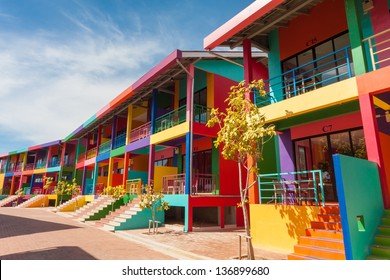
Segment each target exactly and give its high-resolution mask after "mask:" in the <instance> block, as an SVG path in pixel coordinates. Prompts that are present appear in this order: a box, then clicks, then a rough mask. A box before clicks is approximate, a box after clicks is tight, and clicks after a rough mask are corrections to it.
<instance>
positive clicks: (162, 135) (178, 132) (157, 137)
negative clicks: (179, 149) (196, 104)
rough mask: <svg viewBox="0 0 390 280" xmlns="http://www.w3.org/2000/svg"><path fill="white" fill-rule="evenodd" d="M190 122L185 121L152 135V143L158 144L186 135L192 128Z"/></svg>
mask: <svg viewBox="0 0 390 280" xmlns="http://www.w3.org/2000/svg"><path fill="white" fill-rule="evenodd" d="M189 124H190V123H189V122H185V123H182V124H179V125H176V126H174V127H172V128H169V129H166V130H164V131H161V132H159V133H156V134H153V135H151V136H150V144H158V143H162V142H164V141H168V140H171V139H175V138H177V137H180V136H183V135H185V134H186V133H187V132H188V131H189V129H190V125H189Z"/></svg>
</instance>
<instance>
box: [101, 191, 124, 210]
mask: <svg viewBox="0 0 390 280" xmlns="http://www.w3.org/2000/svg"><path fill="white" fill-rule="evenodd" d="M125 194H126V191H125V189H124V188H123V185H118V186H115V187H112V186H107V187H105V188H104V189H103V192H102V193H101V195H110V196H111V198H113V199H114V201H113V202H112V204H111V212H113V211H114V204H115V201H116V200H118V199H119V198H122V197H124V195H125Z"/></svg>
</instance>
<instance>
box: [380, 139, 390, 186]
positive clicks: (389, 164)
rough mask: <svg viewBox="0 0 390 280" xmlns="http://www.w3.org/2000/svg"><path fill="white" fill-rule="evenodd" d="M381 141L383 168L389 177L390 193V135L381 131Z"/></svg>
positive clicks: (387, 177)
mask: <svg viewBox="0 0 390 280" xmlns="http://www.w3.org/2000/svg"><path fill="white" fill-rule="evenodd" d="M379 141H380V145H381V149H382V159H383V165H384V166H383V167H384V168H383V169H384V172H385V173H386V179H387V193H389V194H390V136H389V135H386V134H384V133H381V132H379Z"/></svg>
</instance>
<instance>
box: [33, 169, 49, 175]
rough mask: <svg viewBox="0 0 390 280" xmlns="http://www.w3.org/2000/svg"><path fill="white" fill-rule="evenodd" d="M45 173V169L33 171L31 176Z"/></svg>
mask: <svg viewBox="0 0 390 280" xmlns="http://www.w3.org/2000/svg"><path fill="white" fill-rule="evenodd" d="M43 173H46V168H41V169H34V171H33V174H43Z"/></svg>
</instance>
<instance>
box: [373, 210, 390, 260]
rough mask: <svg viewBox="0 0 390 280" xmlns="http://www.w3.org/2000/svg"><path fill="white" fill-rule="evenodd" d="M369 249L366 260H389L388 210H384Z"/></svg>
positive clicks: (389, 232)
mask: <svg viewBox="0 0 390 280" xmlns="http://www.w3.org/2000/svg"><path fill="white" fill-rule="evenodd" d="M370 249H371V255H369V256H367V260H390V209H387V210H385V214H384V216H383V217H382V223H381V225H380V226H379V227H378V233H377V235H376V236H375V238H374V244H373V245H372V246H371V248H370Z"/></svg>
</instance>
